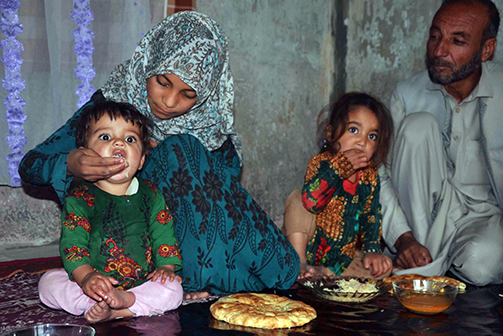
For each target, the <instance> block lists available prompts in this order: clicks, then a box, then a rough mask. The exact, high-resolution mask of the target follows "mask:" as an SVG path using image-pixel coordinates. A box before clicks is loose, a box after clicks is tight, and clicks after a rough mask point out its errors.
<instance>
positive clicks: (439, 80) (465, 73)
mask: <svg viewBox="0 0 503 336" xmlns="http://www.w3.org/2000/svg"><path fill="white" fill-rule="evenodd" d="M481 64H482V48H480V49H479V51H477V53H476V54H475V55H474V56H473V58H472V59H471V60H470V61H469V62H467V63H465V64H463V65H462V66H460V67H459V68H455V67H454V66H453V65H452V64H451V63H449V62H446V61H442V60H440V59H439V58H433V59H430V58H429V57H428V55H426V67H427V68H428V75H429V76H430V79H431V81H432V82H433V83H436V84H441V85H446V84H451V83H454V82H458V81H461V80H463V79H466V78H467V77H469V76H470V75H471V74H473V73H474V72H475V71H476V70H477V69H478V68H479V66H480V65H481ZM433 66H443V67H448V68H450V69H451V70H452V74H451V75H450V76H442V75H441V74H440V73H438V72H436V71H435V70H434V69H433Z"/></svg>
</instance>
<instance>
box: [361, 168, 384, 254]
mask: <svg viewBox="0 0 503 336" xmlns="http://www.w3.org/2000/svg"><path fill="white" fill-rule="evenodd" d="M376 177H377V184H376V186H375V187H372V186H371V187H372V188H373V190H372V192H371V193H370V195H369V196H368V198H367V204H370V206H368V207H364V209H363V214H362V215H361V216H360V228H361V230H362V243H363V246H362V249H363V252H364V253H367V252H378V253H381V252H382V249H381V235H382V229H381V228H382V212H381V204H380V203H379V193H380V187H379V186H380V182H379V175H377V174H376Z"/></svg>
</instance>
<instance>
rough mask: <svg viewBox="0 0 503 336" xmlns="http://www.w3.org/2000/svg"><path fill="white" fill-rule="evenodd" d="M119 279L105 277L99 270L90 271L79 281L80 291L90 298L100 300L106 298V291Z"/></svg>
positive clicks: (111, 288) (110, 289)
mask: <svg viewBox="0 0 503 336" xmlns="http://www.w3.org/2000/svg"><path fill="white" fill-rule="evenodd" d="M118 283H119V281H117V280H116V279H114V278H111V277H107V276H105V275H103V274H101V273H99V272H91V273H89V274H87V275H86V276H85V277H84V279H83V280H82V282H81V287H82V291H83V292H84V294H86V295H87V296H89V297H90V298H92V299H94V300H96V301H101V300H105V299H107V298H108V293H109V292H111V291H112V290H113V289H114V287H113V285H117V284H118Z"/></svg>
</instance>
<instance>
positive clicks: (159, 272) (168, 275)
mask: <svg viewBox="0 0 503 336" xmlns="http://www.w3.org/2000/svg"><path fill="white" fill-rule="evenodd" d="M159 277H160V278H161V283H165V282H166V279H169V281H173V280H175V279H176V280H178V282H180V283H182V278H181V277H180V276H179V275H176V274H175V265H164V266H161V267H159V268H157V269H156V270H155V271H153V272H152V273H150V274H149V275H148V276H147V279H152V281H154V282H155V281H156V280H157V279H158V278H159Z"/></svg>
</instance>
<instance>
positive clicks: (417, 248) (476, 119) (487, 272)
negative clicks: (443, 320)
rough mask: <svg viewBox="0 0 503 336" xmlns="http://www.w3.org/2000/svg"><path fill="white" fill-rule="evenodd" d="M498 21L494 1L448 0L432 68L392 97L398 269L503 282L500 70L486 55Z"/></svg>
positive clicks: (431, 48)
mask: <svg viewBox="0 0 503 336" xmlns="http://www.w3.org/2000/svg"><path fill="white" fill-rule="evenodd" d="M499 21H500V17H499V13H498V10H497V8H496V7H495V5H494V4H493V3H492V2H491V1H490V0H471V1H470V0H465V1H462V0H451V1H449V0H448V1H444V3H443V4H442V6H441V8H440V9H439V10H438V11H437V13H436V14H435V17H434V18H433V21H432V24H431V27H430V33H429V39H428V43H427V52H426V58H427V61H426V65H427V68H428V70H427V71H425V72H424V73H421V74H419V75H416V76H414V77H412V78H410V79H408V80H406V81H404V82H402V83H399V84H398V86H397V88H396V90H395V92H394V93H393V95H392V98H391V102H390V109H391V113H392V115H393V120H394V123H395V130H396V131H395V141H394V146H393V150H392V158H391V166H390V167H384V168H381V172H380V173H381V177H382V188H381V198H380V200H381V204H382V207H383V236H384V239H385V241H386V243H387V244H388V247H390V249H391V250H392V251H393V252H396V258H395V261H394V265H395V267H396V269H398V270H400V269H401V271H398V272H397V274H402V273H421V274H424V275H443V274H444V273H445V272H446V271H447V270H450V271H451V272H452V273H453V274H454V275H456V276H457V277H459V278H461V279H462V280H464V281H466V282H469V283H472V284H475V285H486V284H489V283H502V282H503V219H502V209H503V67H502V66H501V65H498V64H496V63H493V62H491V61H489V60H490V59H491V57H492V55H493V53H494V50H495V48H496V34H497V32H498V28H499ZM388 168H389V170H388Z"/></svg>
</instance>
